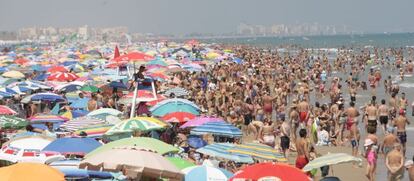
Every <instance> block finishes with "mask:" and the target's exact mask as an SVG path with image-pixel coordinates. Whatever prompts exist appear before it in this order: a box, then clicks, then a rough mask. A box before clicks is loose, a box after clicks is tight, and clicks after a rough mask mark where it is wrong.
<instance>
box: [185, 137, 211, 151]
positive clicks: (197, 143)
mask: <svg viewBox="0 0 414 181" xmlns="http://www.w3.org/2000/svg"><path fill="white" fill-rule="evenodd" d="M187 142H188V145H190V146H191V147H193V148H201V147H203V146H206V145H207V142H206V141H204V140H203V139H201V138H200V137H198V136H194V135H190V137H189V138H188V139H187Z"/></svg>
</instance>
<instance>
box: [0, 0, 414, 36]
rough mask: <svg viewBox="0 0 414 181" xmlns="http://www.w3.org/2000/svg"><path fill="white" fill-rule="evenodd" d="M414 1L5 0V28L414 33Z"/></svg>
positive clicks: (1, 22) (1, 17)
mask: <svg viewBox="0 0 414 181" xmlns="http://www.w3.org/2000/svg"><path fill="white" fill-rule="evenodd" d="M412 7H414V1H413V0H395V1H390V0H341V1H340V0H284V1H281V0H257V1H253V0H203V1H201V0H0V31H4V30H17V29H19V28H23V27H31V26H39V27H40V26H41V27H45V26H54V27H72V26H82V25H86V24H87V25H89V26H92V27H108V26H126V27H128V28H129V31H130V32H142V33H157V34H158V33H169V34H184V33H193V32H197V33H227V32H235V31H236V28H237V26H238V25H239V24H240V23H247V24H257V25H271V24H296V23H314V22H317V23H319V24H324V25H346V26H348V27H350V28H351V29H353V30H358V31H364V32H385V31H386V32H414V23H413V21H412V17H414V11H412Z"/></svg>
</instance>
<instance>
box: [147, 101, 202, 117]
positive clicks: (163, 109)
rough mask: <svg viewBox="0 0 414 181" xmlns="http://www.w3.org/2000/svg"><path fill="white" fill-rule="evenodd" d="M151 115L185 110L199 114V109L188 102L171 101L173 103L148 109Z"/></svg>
mask: <svg viewBox="0 0 414 181" xmlns="http://www.w3.org/2000/svg"><path fill="white" fill-rule="evenodd" d="M150 111H151V113H152V115H154V116H160V117H162V116H165V115H166V114H169V113H173V112H187V113H190V114H194V115H199V114H200V113H199V110H198V109H196V108H194V107H193V106H190V105H188V104H183V103H179V102H177V103H173V104H166V105H163V106H160V107H158V108H157V109H153V107H152V108H151V109H150Z"/></svg>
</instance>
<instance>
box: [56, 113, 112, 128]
mask: <svg viewBox="0 0 414 181" xmlns="http://www.w3.org/2000/svg"><path fill="white" fill-rule="evenodd" d="M105 124H108V123H107V122H106V121H105V120H102V119H99V118H95V117H90V116H83V117H78V118H75V119H72V120H70V121H68V122H66V123H63V124H62V125H60V127H61V128H62V129H65V130H68V131H76V130H79V129H82V128H87V127H92V126H96V125H105Z"/></svg>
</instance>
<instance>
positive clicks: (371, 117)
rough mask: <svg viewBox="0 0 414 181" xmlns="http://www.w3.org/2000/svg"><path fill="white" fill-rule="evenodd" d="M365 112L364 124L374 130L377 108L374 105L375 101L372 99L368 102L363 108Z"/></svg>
mask: <svg viewBox="0 0 414 181" xmlns="http://www.w3.org/2000/svg"><path fill="white" fill-rule="evenodd" d="M365 114H366V116H367V119H366V123H365V126H366V128H367V129H368V127H373V128H375V132H376V130H377V124H378V123H377V115H378V109H377V107H376V106H375V102H374V101H373V100H372V101H371V104H369V105H368V106H367V107H366V108H365Z"/></svg>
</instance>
